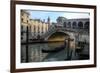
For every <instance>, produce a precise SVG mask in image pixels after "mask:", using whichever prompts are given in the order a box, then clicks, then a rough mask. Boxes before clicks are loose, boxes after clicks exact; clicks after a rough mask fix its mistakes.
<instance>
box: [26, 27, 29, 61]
mask: <svg viewBox="0 0 100 73" xmlns="http://www.w3.org/2000/svg"><path fill="white" fill-rule="evenodd" d="M28 37H29V32H28V26H27V28H26V62H28Z"/></svg>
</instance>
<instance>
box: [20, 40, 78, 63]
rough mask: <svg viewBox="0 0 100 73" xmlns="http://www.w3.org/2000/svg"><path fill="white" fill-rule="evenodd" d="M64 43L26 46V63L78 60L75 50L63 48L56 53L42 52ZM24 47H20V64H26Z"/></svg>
mask: <svg viewBox="0 0 100 73" xmlns="http://www.w3.org/2000/svg"><path fill="white" fill-rule="evenodd" d="M63 44H64V42H54V43H35V44H29V46H28V62H44V61H64V60H79V55H78V54H77V53H76V51H75V49H71V48H70V49H68V48H64V49H63V50H60V51H58V52H50V53H46V52H43V51H42V50H43V49H45V50H53V49H55V48H56V47H59V46H61V45H63ZM26 55H27V54H26V45H21V62H22V63H25V62H26Z"/></svg>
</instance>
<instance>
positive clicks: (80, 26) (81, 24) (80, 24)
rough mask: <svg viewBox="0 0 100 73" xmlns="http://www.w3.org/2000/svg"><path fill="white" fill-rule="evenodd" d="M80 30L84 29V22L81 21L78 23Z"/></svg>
mask: <svg viewBox="0 0 100 73" xmlns="http://www.w3.org/2000/svg"><path fill="white" fill-rule="evenodd" d="M78 28H79V29H82V28H83V22H81V21H80V22H79V23H78Z"/></svg>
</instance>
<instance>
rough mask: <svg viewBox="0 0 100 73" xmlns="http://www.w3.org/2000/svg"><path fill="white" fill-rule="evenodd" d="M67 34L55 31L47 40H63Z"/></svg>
mask: <svg viewBox="0 0 100 73" xmlns="http://www.w3.org/2000/svg"><path fill="white" fill-rule="evenodd" d="M68 37H69V35H68V34H66V33H64V32H55V33H53V34H52V35H51V36H50V37H49V38H48V41H64V40H65V39H66V38H68Z"/></svg>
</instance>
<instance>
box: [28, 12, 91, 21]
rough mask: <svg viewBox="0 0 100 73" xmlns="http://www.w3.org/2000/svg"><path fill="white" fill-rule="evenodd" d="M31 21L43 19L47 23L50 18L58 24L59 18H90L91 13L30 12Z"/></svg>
mask: <svg viewBox="0 0 100 73" xmlns="http://www.w3.org/2000/svg"><path fill="white" fill-rule="evenodd" d="M27 12H29V14H30V18H31V19H41V20H45V21H46V22H47V18H48V17H50V21H51V22H56V19H57V18H58V17H59V16H62V17H65V18H67V19H74V18H89V16H90V15H89V13H80V12H64V11H63V12H61V11H56V12H54V11H36V10H28V11H27Z"/></svg>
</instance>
